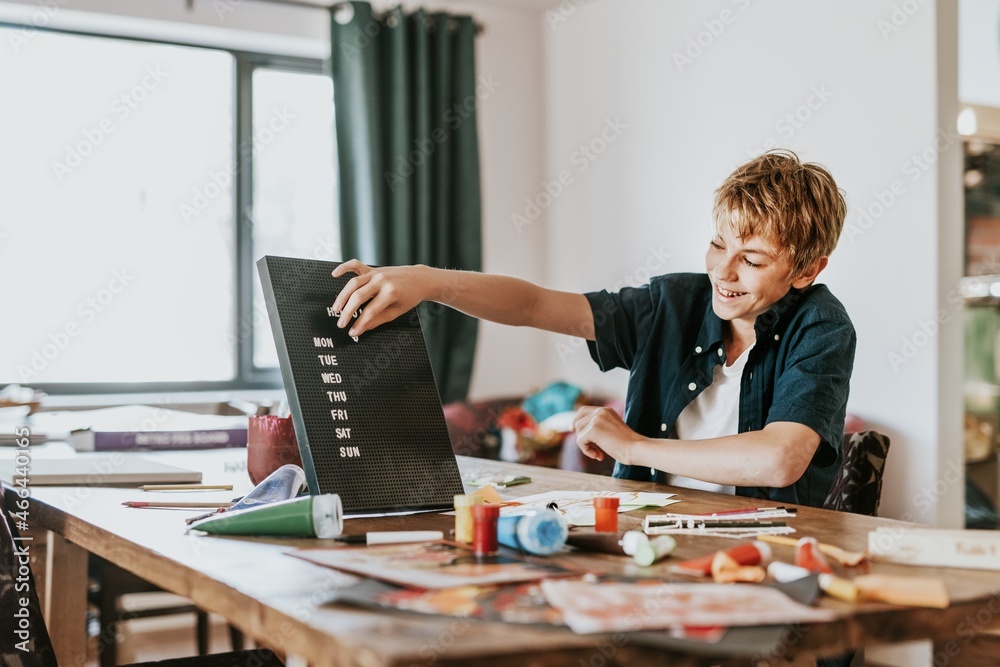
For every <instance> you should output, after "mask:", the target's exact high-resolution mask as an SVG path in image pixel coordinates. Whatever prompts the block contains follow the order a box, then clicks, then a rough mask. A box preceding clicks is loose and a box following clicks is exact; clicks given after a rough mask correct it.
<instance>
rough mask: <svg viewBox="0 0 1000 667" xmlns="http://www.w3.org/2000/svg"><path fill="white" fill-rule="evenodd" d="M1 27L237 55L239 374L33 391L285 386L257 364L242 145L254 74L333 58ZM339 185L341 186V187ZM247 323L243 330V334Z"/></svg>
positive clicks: (248, 135)
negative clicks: (182, 380) (254, 355)
mask: <svg viewBox="0 0 1000 667" xmlns="http://www.w3.org/2000/svg"><path fill="white" fill-rule="evenodd" d="M0 27H2V28H10V29H14V30H23V29H29V30H32V31H35V30H38V31H44V32H51V33H57V34H63V35H76V36H81V37H98V38H103V39H118V40H126V41H131V42H140V43H144V44H162V45H167V46H182V47H186V48H194V49H208V50H211V51H223V52H226V53H228V54H230V55H231V56H232V57H233V62H234V65H235V66H234V68H233V76H234V79H235V81H234V86H233V98H234V99H233V109H234V122H233V153H232V158H233V160H234V161H235V164H236V175H237V177H236V179H235V180H234V184H233V212H234V214H235V221H234V234H235V235H236V238H235V243H236V245H235V247H236V256H235V266H234V270H235V286H236V294H235V300H236V304H235V305H236V321H235V322H232V325H233V334H234V337H235V340H236V344H235V350H234V353H235V362H236V375H235V377H234V378H233V379H231V380H206V381H191V382H44V383H32V384H31V386H32V387H33V388H35V389H38V390H40V391H43V392H45V393H47V394H50V395H53V396H56V395H76V394H80V395H91V394H140V393H180V392H185V393H191V392H212V391H216V392H217V391H243V390H274V389H281V388H282V387H283V386H284V385H283V382H282V379H281V372H280V370H279V369H278V368H263V367H257V366H255V365H254V361H253V345H254V332H253V294H254V290H253V286H254V283H253V281H254V280H255V279H256V268H255V262H254V257H253V152H252V151H241V150H240V147H241V146H247V145H252V142H253V74H254V72H255V71H256V70H258V69H270V70H281V71H286V72H296V73H305V74H326V75H329V74H330V62H329V59H327V60H322V59H319V58H308V57H304V56H290V55H281V54H275V53H267V52H259V51H245V50H241V49H232V48H226V47H219V46H211V45H208V44H198V43H192V42H184V41H177V40H166V39H155V38H147V37H137V36H131V35H119V34H113V33H104V32H95V31H86V30H69V29H63V28H51V27H47V26H46V27H39V26H33V25H27V24H21V23H12V22H9V21H0ZM338 185H339V184H338ZM244 325H246V326H245V331H244Z"/></svg>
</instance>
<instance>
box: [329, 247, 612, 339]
mask: <svg viewBox="0 0 1000 667" xmlns="http://www.w3.org/2000/svg"><path fill="white" fill-rule="evenodd" d="M345 273H356V274H357V276H355V277H354V278H351V279H350V280H349V281H348V282H347V285H346V286H344V289H343V290H341V292H340V294H339V295H337V298H336V300H335V301H334V303H333V308H334V310H336V311H339V312H341V313H342V314H341V316H340V319H339V320H338V322H337V324H338V326H340V327H341V328H343V327H345V326H347V325H348V324H351V315H352V314H353V313H354V312H355V311H356V310H358V308H360V307H361V306H364V310H363V311H362V312H361V313H360V314H359V316H358V319H357V320H356V321H355V322H354V323H353V324H351V329H350V333H351V335H352V336H357V335H360V334H362V333H364V332H365V331H369V330H371V329H374V328H375V327H377V326H379V325H380V324H384V323H386V322H389V321H391V320H394V319H396V318H397V317H399V316H400V315H402V314H403V313H405V312H406V311H408V310H410V309H411V308H413V307H414V306H416V305H417V304H418V303H420V302H421V301H436V302H438V303H442V304H444V305H446V306H450V307H452V308H454V309H456V310H460V311H462V312H463V313H466V314H468V315H471V316H473V317H477V318H480V319H485V320H490V321H491V322H499V323H500V324H509V325H513V326H530V327H534V328H536V329H543V330H545V331H553V332H555V333H561V334H567V335H571V336H579V337H581V338H585V339H587V340H593V339H594V316H593V313H592V312H591V310H590V303H589V302H588V301H587V298H586V297H585V296H584V295H582V294H573V293H570V292H560V291H557V290H550V289H546V288H543V287H539V286H538V285H535V284H533V283H530V282H528V281H526V280H520V279H518V278H510V277H508V276H494V275H488V274H483V273H476V272H473V271H449V270H445V269H436V268H432V267H429V266H396V267H383V268H371V267H369V266H366V265H365V264H362V263H361V262H359V261H358V260H355V259H352V260H350V261H347V262H344V263H343V264H340V265H339V266H337V268H336V269H334V271H333V276H334V277H340V276H342V275H344V274H345ZM366 303H367V305H365V304H366Z"/></svg>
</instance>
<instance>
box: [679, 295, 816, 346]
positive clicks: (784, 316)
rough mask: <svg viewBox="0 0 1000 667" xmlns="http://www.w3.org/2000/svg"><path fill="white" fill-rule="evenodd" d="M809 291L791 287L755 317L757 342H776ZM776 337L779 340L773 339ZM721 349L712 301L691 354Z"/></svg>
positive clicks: (720, 324) (718, 326) (719, 330)
mask: <svg viewBox="0 0 1000 667" xmlns="http://www.w3.org/2000/svg"><path fill="white" fill-rule="evenodd" d="M808 291H809V288H808V287H807V288H806V289H804V290H800V289H795V288H794V287H792V288H791V289H789V290H788V294H786V295H785V296H783V297H782V298H781V299H780V300H779V301H778V302H777V303H775V304H774V305H773V306H771V307H770V308H769V309H768V310H767V312H764V313H761V314H760V315H758V316H757V320H756V321H755V322H754V325H753V328H754V331H755V332H756V333H757V340H758V341H761V340H765V341H777V340H780V336H781V335H782V333H783V332H784V330H785V328H786V327H787V326H788V319H789V318H790V317H791V313H792V311H793V310H795V306H796V305H797V304H798V302H799V300H800V299H802V297H803V296H805V294H806V293H807V292H808ZM775 336H778V337H779V338H775ZM720 347H722V320H721V319H719V316H718V315H716V314H715V310H714V309H713V308H712V301H711V299H709V301H708V312H707V313H706V317H705V318H704V320H702V323H701V330H700V331H699V332H698V342H697V347H695V349H694V350H692V352H693V353H694V354H695V356H699V355H702V354H709V353H712V354H717V352H716V350H718V349H719V348H720Z"/></svg>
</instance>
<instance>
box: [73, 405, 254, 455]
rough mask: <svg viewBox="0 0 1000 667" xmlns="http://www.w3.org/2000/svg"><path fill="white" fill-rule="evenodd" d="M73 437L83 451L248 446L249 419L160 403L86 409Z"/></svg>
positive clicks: (77, 418)
mask: <svg viewBox="0 0 1000 667" xmlns="http://www.w3.org/2000/svg"><path fill="white" fill-rule="evenodd" d="M64 418H65V419H70V418H73V420H74V422H75V423H73V425H72V426H70V427H68V428H67V430H68V431H69V441H70V444H72V445H73V448H74V449H76V450H77V451H78V452H94V451H97V452H110V451H125V450H142V451H155V450H173V449H218V448H224V447H245V446H246V444H247V423H248V420H247V417H245V416H223V415H209V414H196V413H193V412H186V411H182V410H172V409H168V408H165V407H160V406H149V405H130V406H121V407H115V408H105V409H101V410H89V411H85V412H80V413H76V414H73V413H64Z"/></svg>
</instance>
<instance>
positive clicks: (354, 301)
mask: <svg viewBox="0 0 1000 667" xmlns="http://www.w3.org/2000/svg"><path fill="white" fill-rule="evenodd" d="M345 273H356V274H358V275H357V276H355V277H354V278H351V279H350V280H348V281H347V285H345V286H344V289H342V290H341V291H340V294H338V295H337V298H336V300H335V301H334V302H333V309H334V311H336V312H339V313H340V319H338V320H337V326H338V327H340V328H341V329H343V328H344V327H346V326H347V325H349V324H351V318H352V317H353V315H354V313H355V312H356V311H357V310H358V309H359V308H361V307H362V306H364V310H363V311H362V312H361V313H359V314H358V319H357V320H355V321H354V324H352V325H351V329H350V332H349V333H350V334H351V335H352V336H360V335H361V334H362V333H364V332H365V331H369V330H371V329H374V328H375V327H377V326H379V325H380V324H385V323H386V322H389V321H391V320H394V319H396V318H397V317H399V316H400V315H402V314H403V313H405V312H406V311H408V310H410V309H411V308H413V307H414V306H416V305H417V304H418V303H420V302H421V301H424V300H426V299H428V298H430V297H431V295H432V294H433V280H432V278H431V276H430V269H428V267H426V266H395V267H384V268H378V269H373V268H371V267H370V266H366V265H365V264H362V263H361V262H359V261H358V260H356V259H352V260H348V261H346V262H344V263H343V264H341V265H339V266H338V267H337V268H335V269H334V270H333V277H334V278H339V277H340V276H342V275H344V274H345ZM366 304H367V305H366Z"/></svg>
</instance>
